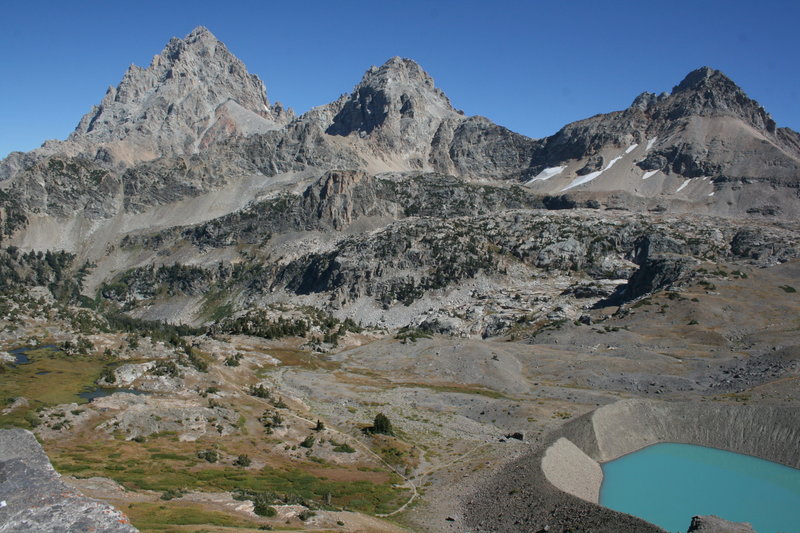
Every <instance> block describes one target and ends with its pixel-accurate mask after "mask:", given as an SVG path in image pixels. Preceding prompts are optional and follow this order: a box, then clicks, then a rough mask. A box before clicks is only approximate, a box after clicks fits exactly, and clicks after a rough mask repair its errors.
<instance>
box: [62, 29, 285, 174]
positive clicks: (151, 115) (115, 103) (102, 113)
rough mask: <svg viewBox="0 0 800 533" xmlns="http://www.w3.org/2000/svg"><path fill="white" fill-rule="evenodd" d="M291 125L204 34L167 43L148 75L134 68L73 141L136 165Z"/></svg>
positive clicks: (239, 66) (232, 58) (263, 91)
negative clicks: (236, 135) (223, 139)
mask: <svg viewBox="0 0 800 533" xmlns="http://www.w3.org/2000/svg"><path fill="white" fill-rule="evenodd" d="M288 118H290V115H289V114H287V113H286V112H285V111H284V110H283V108H282V107H281V106H279V105H278V106H275V107H270V105H269V101H268V100H267V95H266V89H265V87H264V84H263V82H262V81H261V80H260V79H259V78H258V77H257V76H255V75H253V74H249V73H248V72H247V69H246V68H245V66H244V64H243V63H242V62H241V61H240V60H238V59H237V58H236V57H235V56H233V54H231V53H230V52H229V51H228V49H227V48H226V47H225V45H224V44H222V43H221V42H220V41H218V40H217V38H216V37H214V35H212V34H211V32H209V31H208V30H207V29H206V28H203V27H199V28H197V29H195V30H194V31H192V33H190V34H189V35H187V36H186V38H185V39H178V38H173V39H172V40H170V42H169V43H168V44H167V46H166V48H164V50H163V51H162V52H161V53H160V54H158V55H157V56H155V57H154V58H153V61H152V63H151V64H150V66H149V67H148V68H141V67H137V66H135V65H132V66H131V67H130V68H129V69H128V71H127V72H126V73H125V76H124V77H123V78H122V81H121V82H120V84H119V85H118V86H117V87H111V88H109V89H108V92H107V93H106V95H105V97H104V98H103V100H102V101H101V102H100V104H99V105H97V106H95V107H94V108H93V109H92V110H91V111H90V112H89V113H87V114H86V115H84V117H83V118H82V119H81V121H80V123H79V124H78V126H77V128H76V129H75V131H74V132H73V133H72V134H71V135H70V137H69V139H68V140H69V141H72V142H75V143H78V144H80V145H81V146H83V147H84V149H85V150H89V147H90V146H91V145H97V144H103V145H104V146H105V150H106V151H107V152H109V153H110V154H111V156H112V157H114V159H118V160H122V161H125V162H133V161H137V160H147V159H153V158H155V157H158V156H163V155H180V154H188V153H192V152H194V151H196V150H197V149H198V148H201V147H204V146H208V145H209V144H211V143H212V142H213V141H214V140H218V139H220V138H224V137H227V136H230V135H231V134H234V133H238V134H244V135H246V134H252V133H262V132H265V131H268V130H271V129H275V128H277V127H279V125H281V124H283V123H285V122H288V120H287V119H288Z"/></svg>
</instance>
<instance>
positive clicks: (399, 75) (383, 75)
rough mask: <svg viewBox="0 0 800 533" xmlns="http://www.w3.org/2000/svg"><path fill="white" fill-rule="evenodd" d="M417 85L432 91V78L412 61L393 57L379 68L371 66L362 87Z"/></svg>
mask: <svg viewBox="0 0 800 533" xmlns="http://www.w3.org/2000/svg"><path fill="white" fill-rule="evenodd" d="M402 83H417V84H420V85H422V86H423V87H425V88H428V89H434V83H433V78H431V76H430V74H428V73H427V72H425V70H423V68H422V67H421V66H420V65H419V63H417V62H416V61H414V60H413V59H408V58H403V57H399V56H394V57H392V58H390V59H388V60H387V61H386V62H385V63H384V64H383V65H381V66H380V67H376V66H372V67H370V68H369V70H367V72H366V73H365V74H364V78H363V79H362V81H361V84H362V85H373V86H389V85H392V84H402Z"/></svg>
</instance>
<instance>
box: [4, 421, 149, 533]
mask: <svg viewBox="0 0 800 533" xmlns="http://www.w3.org/2000/svg"><path fill="white" fill-rule="evenodd" d="M60 478H61V476H59V475H58V473H57V472H56V471H55V470H53V467H52V466H51V465H50V461H49V459H48V458H47V456H46V455H45V453H44V450H42V447H41V446H40V445H39V443H38V442H37V441H36V438H35V437H34V436H33V434H32V433H30V432H29V431H25V430H22V429H4V430H2V431H0V500H3V502H4V503H5V504H6V505H5V506H4V507H2V508H0V531H3V532H9V533H10V532H16V531H19V532H22V531H39V532H42V533H83V532H85V531H95V532H97V533H136V532H137V531H138V530H137V529H136V528H135V527H133V526H131V525H130V523H129V522H128V519H127V518H126V517H125V515H123V514H122V513H121V512H119V511H118V510H116V509H114V508H113V507H111V506H110V505H108V504H107V503H103V502H100V501H98V500H93V499H90V498H87V497H86V496H83V495H82V494H81V493H79V492H78V491H76V490H75V489H73V488H71V487H69V486H67V485H66V484H65V483H64V482H63V481H61V479H60Z"/></svg>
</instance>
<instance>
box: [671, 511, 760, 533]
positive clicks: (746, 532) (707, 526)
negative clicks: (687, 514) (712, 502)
mask: <svg viewBox="0 0 800 533" xmlns="http://www.w3.org/2000/svg"><path fill="white" fill-rule="evenodd" d="M693 531H701V532H703V533H755V530H754V529H753V527H752V526H751V525H750V524H748V523H747V522H729V521H728V520H725V519H722V518H720V517H718V516H714V515H710V516H695V517H693V518H692V524H691V525H690V526H689V529H688V530H687V533H692V532H693Z"/></svg>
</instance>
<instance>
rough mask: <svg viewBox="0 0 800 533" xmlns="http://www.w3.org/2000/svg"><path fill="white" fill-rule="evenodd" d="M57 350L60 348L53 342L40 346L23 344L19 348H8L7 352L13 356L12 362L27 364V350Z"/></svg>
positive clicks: (28, 361)
mask: <svg viewBox="0 0 800 533" xmlns="http://www.w3.org/2000/svg"><path fill="white" fill-rule="evenodd" d="M47 349H49V350H59V349H60V348H59V347H58V346H56V345H55V344H44V345H42V346H23V347H21V348H14V349H13V350H9V351H8V353H10V354H11V355H13V356H14V359H15V361H14V364H17V365H27V364H29V363H30V362H31V360H30V359H29V358H28V355H27V354H28V352H32V351H34V350H47Z"/></svg>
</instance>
